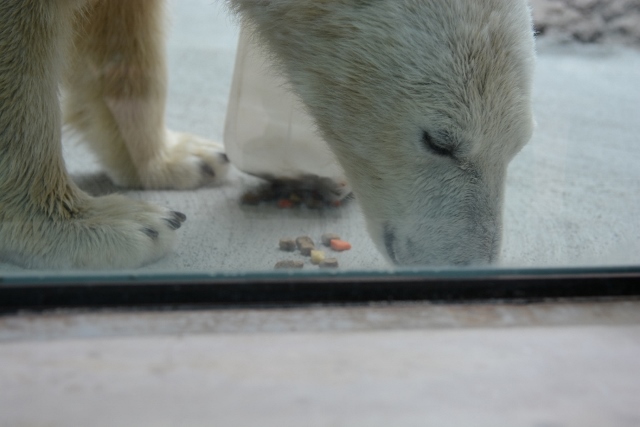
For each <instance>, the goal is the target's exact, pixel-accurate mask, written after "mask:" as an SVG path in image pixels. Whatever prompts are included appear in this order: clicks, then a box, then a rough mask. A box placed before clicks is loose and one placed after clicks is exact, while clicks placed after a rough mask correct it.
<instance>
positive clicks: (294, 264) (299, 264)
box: [275, 259, 304, 269]
mask: <svg viewBox="0 0 640 427" xmlns="http://www.w3.org/2000/svg"><path fill="white" fill-rule="evenodd" d="M303 267H304V261H297V260H290V259H288V260H284V261H278V262H277V263H276V266H275V268H276V269H285V268H303Z"/></svg>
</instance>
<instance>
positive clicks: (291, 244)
mask: <svg viewBox="0 0 640 427" xmlns="http://www.w3.org/2000/svg"><path fill="white" fill-rule="evenodd" d="M279 246H280V250H283V251H287V252H293V251H295V250H296V242H295V240H293V239H280V243H279Z"/></svg>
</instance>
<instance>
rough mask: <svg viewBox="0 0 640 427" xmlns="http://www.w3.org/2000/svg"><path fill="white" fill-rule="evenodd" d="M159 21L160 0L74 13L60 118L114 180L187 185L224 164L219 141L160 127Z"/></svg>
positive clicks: (215, 174)
mask: <svg viewBox="0 0 640 427" xmlns="http://www.w3.org/2000/svg"><path fill="white" fill-rule="evenodd" d="M164 20H165V16H164V2H163V1H161V0H144V1H137V0H136V1H130V0H107V1H104V0H100V1H93V2H90V3H89V4H88V5H87V6H86V7H85V8H82V9H80V11H79V12H78V13H77V14H76V20H75V24H76V28H75V35H74V40H73V47H72V49H71V55H70V57H71V58H70V62H69V66H68V69H67V70H66V78H65V83H66V84H65V89H66V99H65V101H64V110H65V121H66V122H67V123H69V124H70V125H72V126H73V127H74V128H76V129H78V130H80V131H81V133H82V134H83V137H84V139H86V141H87V142H88V143H89V144H90V146H91V147H92V148H93V150H94V151H95V152H96V154H97V155H98V157H99V159H100V160H101V162H102V163H103V164H104V166H105V167H106V168H107V173H108V174H109V176H110V178H111V179H112V180H113V181H114V182H115V183H116V184H117V185H121V186H127V187H142V188H149V189H151V188H170V189H189V188H195V187H198V186H201V185H204V184H207V183H209V182H211V181H214V180H219V179H221V178H223V177H224V176H225V175H226V172H227V169H228V159H227V157H226V155H225V154H224V151H223V147H222V145H221V144H218V143H215V142H212V141H208V140H205V139H203V138H200V137H198V136H195V135H191V134H186V133H177V132H172V131H170V130H168V129H167V128H166V126H165V122H164V114H165V104H166V97H167V69H166V59H165V38H164V27H165V22H164Z"/></svg>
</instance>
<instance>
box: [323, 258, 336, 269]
mask: <svg viewBox="0 0 640 427" xmlns="http://www.w3.org/2000/svg"><path fill="white" fill-rule="evenodd" d="M320 268H338V260H337V259H336V258H326V259H325V260H324V261H322V262H321V263H320Z"/></svg>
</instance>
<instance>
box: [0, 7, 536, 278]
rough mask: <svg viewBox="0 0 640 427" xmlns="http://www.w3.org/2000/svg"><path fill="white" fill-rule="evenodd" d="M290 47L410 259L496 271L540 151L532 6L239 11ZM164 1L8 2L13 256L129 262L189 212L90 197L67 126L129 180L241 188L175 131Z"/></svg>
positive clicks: (2, 206)
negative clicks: (505, 220)
mask: <svg viewBox="0 0 640 427" xmlns="http://www.w3.org/2000/svg"><path fill="white" fill-rule="evenodd" d="M227 1H228V3H229V5H230V7H231V9H233V10H234V11H235V12H236V13H238V14H239V15H240V16H241V17H242V18H243V19H244V20H245V21H246V22H247V23H248V24H249V25H251V26H252V27H253V28H254V29H255V31H256V35H257V37H258V38H259V39H260V40H261V41H262V42H263V43H264V44H265V46H266V47H267V49H269V50H270V51H271V52H272V53H273V57H274V59H275V60H276V61H277V63H278V64H279V65H280V66H281V69H282V71H283V73H284V74H285V75H286V76H287V77H288V78H289V79H290V81H291V83H292V88H293V90H294V91H295V92H296V93H297V94H298V95H299V96H300V97H301V99H302V100H303V102H304V103H305V104H306V106H307V108H308V110H309V112H310V113H311V115H312V116H313V117H314V119H315V120H316V122H317V126H318V128H319V130H320V132H321V134H322V135H323V137H324V138H325V139H326V140H327V142H328V143H329V145H330V147H331V149H332V150H333V151H334V153H335V155H336V157H337V159H338V160H339V162H340V163H341V165H342V166H343V167H344V169H345V171H346V173H347V177H348V179H349V181H350V184H351V185H352V187H353V189H354V192H355V194H356V197H357V199H358V200H359V202H360V203H361V206H362V208H363V212H364V214H365V217H366V220H367V224H368V227H369V231H370V234H371V236H372V238H373V240H374V241H375V242H376V243H377V245H378V246H379V248H380V249H381V250H382V252H383V253H385V254H386V255H387V256H388V258H389V259H390V260H391V261H392V262H394V263H397V264H403V265H407V264H420V265H434V264H459V265H463V264H464V265H466V264H474V263H487V262H492V261H494V260H495V258H496V254H497V253H498V249H499V245H500V240H501V232H500V229H501V212H502V199H503V193H504V181H505V173H506V168H507V164H508V163H509V161H510V159H511V158H512V157H513V156H514V155H515V154H516V153H517V152H518V151H519V150H520V148H521V147H522V146H523V145H524V144H525V143H526V142H527V141H528V140H529V138H530V136H531V133H532V127H533V120H532V114H531V105H530V104H531V80H532V69H533V64H534V45H533V33H532V30H531V27H532V25H531V20H530V12H529V10H528V6H527V4H526V2H525V0H473V1H471V0H227ZM165 70H166V67H165V60H164V55H163V36H162V4H161V2H160V0H136V1H131V0H3V1H2V2H1V3H0V257H2V258H4V259H10V260H13V261H14V262H17V263H20V264H23V265H26V266H30V267H50V268H108V267H113V268H129V267H136V266H139V265H142V264H145V263H148V262H150V261H153V260H156V259H158V258H159V257H161V256H163V255H164V254H165V253H166V252H167V251H169V250H170V248H171V245H172V241H173V238H174V231H175V230H176V229H177V228H179V227H180V224H181V223H182V222H183V221H184V220H185V216H184V215H183V214H181V213H179V212H175V211H170V210H166V209H161V208H159V207H155V206H153V205H150V204H147V203H143V202H139V201H133V200H128V199H126V198H124V197H121V196H116V195H112V196H106V197H90V196H89V195H87V194H85V193H84V192H82V191H81V190H79V189H78V188H77V187H76V186H75V185H74V184H73V182H72V181H71V180H70V178H69V176H68V174H67V172H66V170H65V167H64V162H63V159H62V155H61V145H60V133H61V132H60V122H61V109H60V106H59V103H58V94H57V89H58V83H59V82H60V81H62V82H63V83H65V84H64V86H65V88H66V91H67V92H68V97H67V100H66V108H65V114H66V119H67V120H68V121H69V123H71V124H72V125H73V126H75V127H76V128H77V129H78V130H80V131H81V132H82V133H83V134H84V136H85V139H86V140H87V141H88V142H89V143H90V144H91V146H92V147H93V148H94V150H95V151H96V153H97V154H98V156H99V158H100V159H101V160H102V162H103V164H104V165H105V167H106V168H107V170H108V172H109V175H110V176H111V178H112V179H113V180H114V182H116V183H117V184H119V185H125V186H135V187H143V188H178V189H187V188H194V187H196V186H198V185H200V184H203V183H206V182H208V181H210V180H212V179H217V178H219V177H221V176H224V173H225V171H226V169H227V166H228V165H227V162H228V160H227V158H226V156H225V155H224V153H223V152H222V151H221V149H220V148H219V147H218V146H217V145H216V144H214V143H211V142H208V141H204V140H202V139H200V138H198V137H196V136H192V135H189V134H177V133H173V132H171V131H169V130H167V129H166V128H165V126H164V123H163V114H164V103H165V98H166V71H165Z"/></svg>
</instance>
